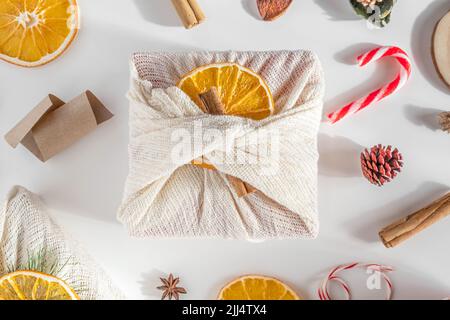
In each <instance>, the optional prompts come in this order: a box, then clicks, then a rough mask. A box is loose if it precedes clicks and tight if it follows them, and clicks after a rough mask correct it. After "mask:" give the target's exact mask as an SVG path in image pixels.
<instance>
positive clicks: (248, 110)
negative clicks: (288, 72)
mask: <svg viewBox="0 0 450 320" xmlns="http://www.w3.org/2000/svg"><path fill="white" fill-rule="evenodd" d="M178 87H179V88H180V89H181V90H183V91H184V92H185V93H186V94H187V95H188V96H189V97H190V98H191V99H192V100H193V101H194V102H195V103H196V104H197V105H198V106H202V103H201V101H200V98H199V94H201V93H205V92H207V91H209V90H211V88H212V87H215V88H217V91H218V93H219V97H220V101H221V102H222V104H223V105H224V107H225V114H228V115H234V116H240V117H246V118H250V119H254V120H261V119H264V118H266V117H268V116H270V115H271V114H272V113H273V111H274V105H275V103H274V100H273V97H272V93H271V92H270V89H269V86H268V85H267V84H266V82H265V81H264V79H263V78H262V77H261V76H260V75H258V74H257V73H255V72H253V71H252V70H250V69H248V68H245V67H243V66H240V65H238V64H236V63H217V64H209V65H206V66H202V67H199V68H197V69H195V70H193V71H191V72H189V73H188V74H187V75H185V76H184V77H183V78H182V79H181V80H180V82H179V83H178Z"/></svg>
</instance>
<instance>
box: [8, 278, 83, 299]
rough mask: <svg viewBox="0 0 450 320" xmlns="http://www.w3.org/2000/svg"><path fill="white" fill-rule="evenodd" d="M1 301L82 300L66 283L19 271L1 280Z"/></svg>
mask: <svg viewBox="0 0 450 320" xmlns="http://www.w3.org/2000/svg"><path fill="white" fill-rule="evenodd" d="M0 300H80V298H79V297H78V295H77V294H76V293H75V291H74V290H73V289H72V288H70V287H69V286H68V285H67V284H66V283H65V282H64V281H62V280H61V279H58V278H56V277H54V276H51V275H48V274H45V273H41V272H36V271H17V272H13V273H10V274H7V275H5V276H3V277H1V278H0Z"/></svg>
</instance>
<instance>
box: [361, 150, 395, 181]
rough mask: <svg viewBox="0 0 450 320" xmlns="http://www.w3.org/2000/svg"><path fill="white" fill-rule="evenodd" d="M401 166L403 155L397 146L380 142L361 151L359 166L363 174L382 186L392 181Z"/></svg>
mask: <svg viewBox="0 0 450 320" xmlns="http://www.w3.org/2000/svg"><path fill="white" fill-rule="evenodd" d="M402 167H403V157H402V155H401V153H400V152H399V151H398V150H397V148H395V149H394V151H392V146H388V147H385V146H382V145H381V144H379V145H377V146H374V147H372V149H370V151H368V150H367V149H366V150H364V152H362V153H361V168H362V171H363V174H364V176H365V177H366V178H367V180H369V181H370V182H371V183H372V184H375V185H377V186H380V187H381V186H383V185H384V184H385V183H388V182H390V181H392V180H393V179H394V178H395V177H396V176H397V174H398V173H399V172H400V171H401V168H402Z"/></svg>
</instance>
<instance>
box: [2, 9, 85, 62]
mask: <svg viewBox="0 0 450 320" xmlns="http://www.w3.org/2000/svg"><path fill="white" fill-rule="evenodd" d="M78 27H79V19H78V6H77V2H76V0H1V1H0V59H2V60H5V61H7V62H10V63H13V64H16V65H19V66H23V67H37V66H41V65H44V64H46V63H49V62H50V61H52V60H54V59H56V58H57V57H59V56H60V55H61V54H62V53H63V52H64V51H65V50H66V49H67V48H68V47H69V46H70V44H71V43H72V41H73V39H74V38H75V36H76V34H77V32H78Z"/></svg>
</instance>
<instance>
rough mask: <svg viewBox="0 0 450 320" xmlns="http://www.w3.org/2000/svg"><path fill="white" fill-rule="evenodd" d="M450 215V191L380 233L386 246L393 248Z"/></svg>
mask: <svg viewBox="0 0 450 320" xmlns="http://www.w3.org/2000/svg"><path fill="white" fill-rule="evenodd" d="M448 215H450V192H449V193H447V194H446V195H445V196H444V197H442V198H440V199H439V200H437V201H435V202H433V203H432V204H430V205H429V206H427V207H426V208H423V209H421V210H419V211H417V212H415V213H413V214H411V215H409V216H407V217H405V218H403V219H401V220H399V221H397V222H395V223H393V224H391V225H389V226H387V227H386V228H384V229H382V230H381V231H380V233H379V235H380V238H381V241H382V242H383V244H384V245H385V247H386V248H393V247H396V246H398V245H399V244H401V243H403V242H405V241H406V240H408V239H410V238H412V237H413V236H414V235H416V234H418V233H419V232H421V231H423V230H424V229H426V228H428V227H430V226H431V225H433V224H434V223H436V222H438V221H440V220H442V219H444V218H445V217H447V216H448Z"/></svg>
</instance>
